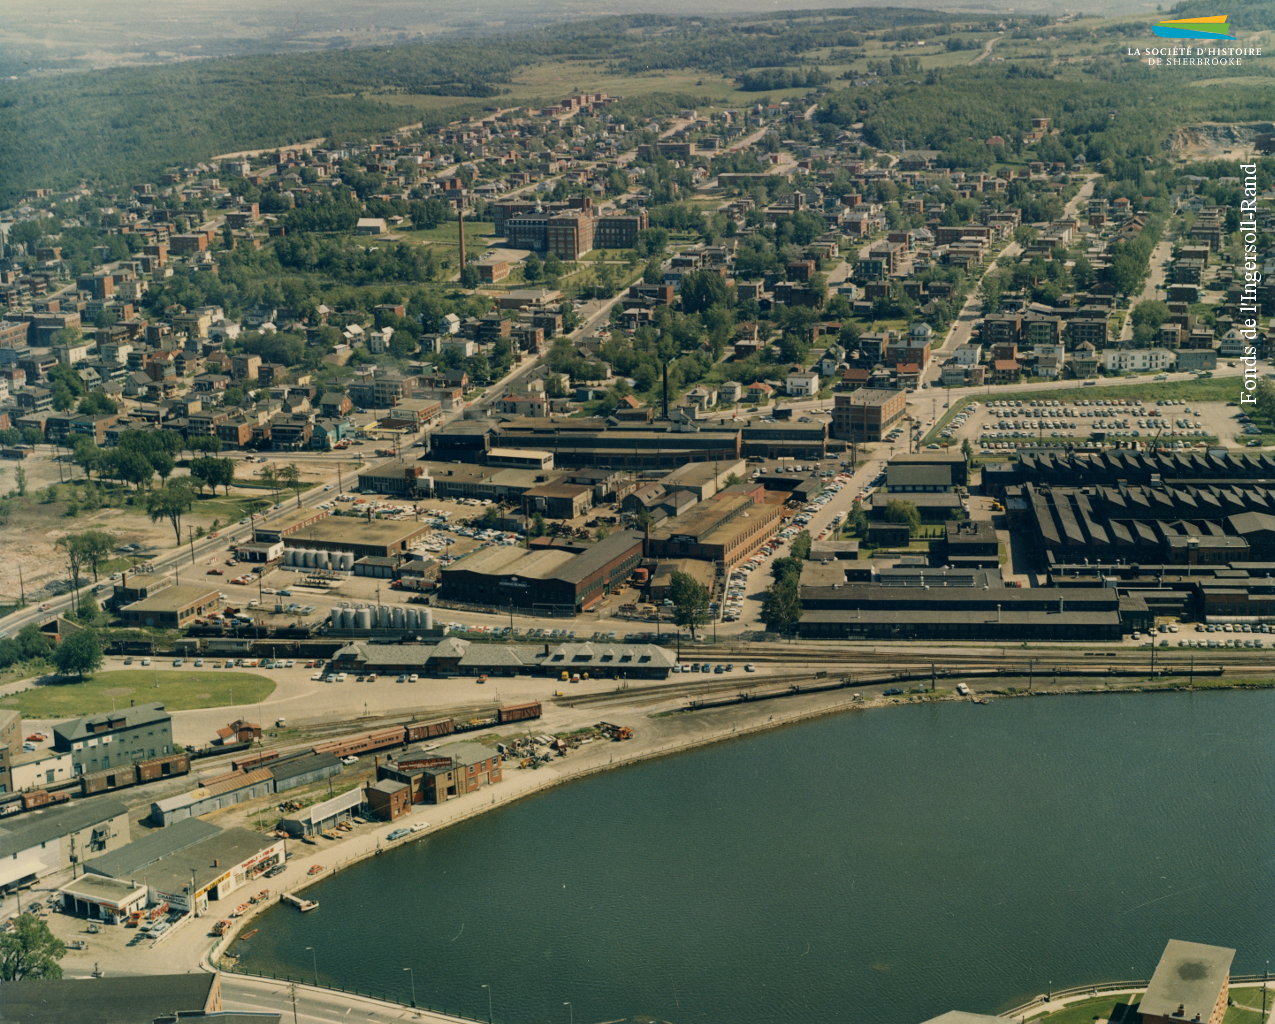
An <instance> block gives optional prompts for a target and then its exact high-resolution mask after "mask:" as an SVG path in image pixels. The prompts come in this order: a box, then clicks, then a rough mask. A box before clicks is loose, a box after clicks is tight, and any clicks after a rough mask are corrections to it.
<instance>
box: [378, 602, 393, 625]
mask: <svg viewBox="0 0 1275 1024" xmlns="http://www.w3.org/2000/svg"><path fill="white" fill-rule="evenodd" d="M377 618H378V619H380V626H381V628H382V629H389V628H390V627H391V626H392V625H394V613H393V611H391V609H390V606H389V605H388V604H383V605H381V607H380V608H378V609H377Z"/></svg>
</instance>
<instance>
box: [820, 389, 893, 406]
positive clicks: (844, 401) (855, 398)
mask: <svg viewBox="0 0 1275 1024" xmlns="http://www.w3.org/2000/svg"><path fill="white" fill-rule="evenodd" d="M897 395H903V396H904V397H905V398H906V397H907V392H905V391H904V390H903V389H902V388H899V389H897V390H889V391H887V390H886V389H885V388H859V389H858V390H856V391H851V392H850V394H848V395H846V394H840V395H837V401H836V404H837V405H885V403H886V402H888V401H890V399H892V398H894V397H896V396H897Z"/></svg>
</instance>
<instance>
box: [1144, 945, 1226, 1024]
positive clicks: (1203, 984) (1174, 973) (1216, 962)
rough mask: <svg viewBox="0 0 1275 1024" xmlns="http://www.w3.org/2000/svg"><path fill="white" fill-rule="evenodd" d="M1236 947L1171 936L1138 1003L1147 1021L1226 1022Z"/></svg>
mask: <svg viewBox="0 0 1275 1024" xmlns="http://www.w3.org/2000/svg"><path fill="white" fill-rule="evenodd" d="M1234 959H1235V950H1233V949H1227V948H1226V947H1224V946H1206V945H1204V944H1202V943H1199V942H1183V941H1182V940H1181V939H1170V940H1169V941H1168V944H1167V945H1166V946H1165V947H1164V953H1163V954H1161V956H1160V962H1159V963H1158V964H1157V965H1156V969H1155V974H1153V975H1151V984H1150V985H1148V986H1147V991H1146V992H1145V993H1144V994H1143V996H1142V1001H1141V1003H1139V1004H1138V1013H1139V1014H1140V1015H1141V1018H1142V1022H1143V1024H1185V1022H1192V1021H1193V1022H1196V1024H1222V1018H1223V1017H1224V1016H1226V1007H1227V1002H1228V1000H1229V997H1230V990H1231V962H1232V961H1233V960H1234Z"/></svg>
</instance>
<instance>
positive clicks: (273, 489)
mask: <svg viewBox="0 0 1275 1024" xmlns="http://www.w3.org/2000/svg"><path fill="white" fill-rule="evenodd" d="M257 475H258V476H259V477H261V482H262V483H263V484H264V485H265V486H266V487H269V488H270V493H271V494H273V495H274V496H275V497H278V496H279V474H278V472H277V471H276V470H275V468H274V463H273V462H267V463H266V464H265V465H264V466H263V467H262V468H261V471H260V472H258V473H257Z"/></svg>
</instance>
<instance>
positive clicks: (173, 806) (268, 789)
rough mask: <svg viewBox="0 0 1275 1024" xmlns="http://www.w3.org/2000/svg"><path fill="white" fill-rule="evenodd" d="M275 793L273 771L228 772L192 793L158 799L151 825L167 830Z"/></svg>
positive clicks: (263, 769)
mask: <svg viewBox="0 0 1275 1024" xmlns="http://www.w3.org/2000/svg"><path fill="white" fill-rule="evenodd" d="M273 792H274V775H273V774H272V773H271V771H270V769H269V768H256V769H254V770H252V771H240V772H228V773H226V774H225V775H221V776H217V777H216V778H215V779H212V780H209V781H208V782H205V783H203V784H201V785H200V786H199V788H197V789H193V790H191V791H190V792H188V793H179V794H178V795H177V796H170V797H167V798H165V799H163V800H156V801H155V802H154V803H152V804H151V813H150V822H151V824H152V825H154V826H155V827H156V828H164V827H166V826H168V825H172V824H174V823H175V822H178V821H181V820H182V819H184V818H196V817H198V816H199V815H201V814H207V813H208V812H209V811H217V810H220V809H221V808H223V807H231V806H233V805H234V804H238V803H242V802H243V801H245V800H255V799H257V798H258V797H262V796H268V795H269V794H271V793H273Z"/></svg>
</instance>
